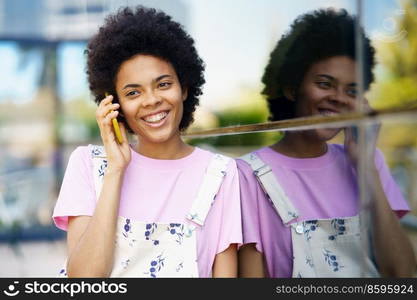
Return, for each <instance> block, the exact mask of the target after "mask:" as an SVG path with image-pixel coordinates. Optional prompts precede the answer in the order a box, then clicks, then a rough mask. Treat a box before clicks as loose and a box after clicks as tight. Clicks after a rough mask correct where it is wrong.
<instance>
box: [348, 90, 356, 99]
mask: <svg viewBox="0 0 417 300" xmlns="http://www.w3.org/2000/svg"><path fill="white" fill-rule="evenodd" d="M346 93H347V94H348V96H350V97H356V95H357V91H356V89H348V90H347V92H346Z"/></svg>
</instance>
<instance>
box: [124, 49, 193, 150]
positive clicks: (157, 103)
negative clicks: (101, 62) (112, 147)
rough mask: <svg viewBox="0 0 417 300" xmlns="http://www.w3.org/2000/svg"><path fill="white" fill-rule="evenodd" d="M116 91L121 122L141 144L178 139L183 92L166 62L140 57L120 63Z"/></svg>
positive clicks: (184, 94) (184, 95)
mask: <svg viewBox="0 0 417 300" xmlns="http://www.w3.org/2000/svg"><path fill="white" fill-rule="evenodd" d="M116 91H117V95H118V98H119V102H120V105H121V109H122V111H123V114H124V116H125V119H126V121H127V123H128V125H129V127H130V128H131V129H132V131H133V132H134V133H135V134H136V135H137V136H138V138H139V141H140V142H141V143H151V144H152V143H154V144H160V143H167V142H169V141H172V140H173V139H179V138H180V131H179V124H180V122H181V119H182V114H183V101H184V100H185V99H186V98H187V92H186V90H184V89H182V88H181V84H180V82H179V79H178V77H177V74H176V72H175V69H174V68H173V66H172V65H171V64H170V63H169V62H167V61H165V60H162V59H160V58H158V57H155V56H152V55H143V54H138V55H136V56H134V57H132V58H130V59H128V60H126V61H124V62H123V63H122V64H121V65H120V68H119V71H118V73H117V76H116Z"/></svg>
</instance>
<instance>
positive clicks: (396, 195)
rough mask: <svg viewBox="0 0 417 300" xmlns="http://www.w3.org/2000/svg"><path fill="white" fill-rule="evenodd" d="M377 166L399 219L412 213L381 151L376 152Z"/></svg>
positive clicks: (384, 187) (386, 192) (383, 186)
mask: <svg viewBox="0 0 417 300" xmlns="http://www.w3.org/2000/svg"><path fill="white" fill-rule="evenodd" d="M375 165H376V168H377V170H378V173H379V178H380V180H381V184H382V188H383V190H384V192H385V195H386V197H387V199H388V202H389V204H390V206H391V208H392V210H393V211H395V213H396V214H397V216H398V217H399V218H402V217H403V216H405V215H406V214H407V213H408V212H409V211H410V207H409V205H408V203H407V201H406V200H405V198H404V196H403V195H402V193H401V190H400V188H399V187H398V185H397V183H396V182H395V181H394V178H393V177H392V175H391V172H390V170H389V167H388V166H387V164H386V163H385V159H384V156H383V154H382V152H381V151H380V150H379V149H377V150H376V152H375Z"/></svg>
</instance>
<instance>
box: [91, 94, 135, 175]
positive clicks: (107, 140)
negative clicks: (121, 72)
mask: <svg viewBox="0 0 417 300" xmlns="http://www.w3.org/2000/svg"><path fill="white" fill-rule="evenodd" d="M112 100H113V96H112V95H109V96H107V97H106V98H104V99H103V100H102V101H101V102H100V104H99V106H98V108H97V110H96V119H97V124H98V127H99V129H100V135H101V139H102V140H103V144H104V148H105V149H106V154H107V170H108V171H109V170H111V171H124V170H125V169H126V167H127V165H128V164H129V162H130V159H131V152H130V147H129V142H128V139H127V136H126V128H125V126H124V124H123V123H119V126H120V131H121V133H122V136H123V142H122V143H121V144H119V142H118V141H117V139H116V135H115V133H114V129H113V124H112V119H113V118H116V117H117V116H118V114H119V112H118V111H117V109H119V108H120V104H118V103H114V104H113V103H112Z"/></svg>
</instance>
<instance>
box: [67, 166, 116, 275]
mask: <svg viewBox="0 0 417 300" xmlns="http://www.w3.org/2000/svg"><path fill="white" fill-rule="evenodd" d="M122 179H123V174H122V173H121V172H110V173H106V174H105V175H104V182H103V188H102V191H101V194H100V198H99V201H98V203H97V206H96V209H95V211H94V214H93V216H92V217H88V216H78V217H71V218H70V219H69V222H68V236H67V244H68V252H69V259H68V263H67V274H68V277H108V276H109V275H110V272H111V269H112V268H113V256H114V241H115V234H116V227H117V216H118V210H119V199H120V190H121V185H122Z"/></svg>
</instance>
